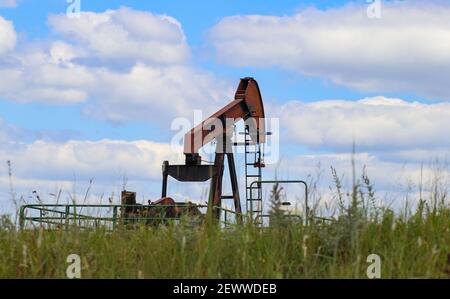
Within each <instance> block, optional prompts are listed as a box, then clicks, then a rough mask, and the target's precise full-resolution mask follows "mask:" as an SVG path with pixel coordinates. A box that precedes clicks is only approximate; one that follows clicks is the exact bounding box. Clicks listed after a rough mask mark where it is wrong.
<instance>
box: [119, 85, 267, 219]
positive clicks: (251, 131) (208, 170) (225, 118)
mask: <svg viewBox="0 0 450 299" xmlns="http://www.w3.org/2000/svg"><path fill="white" fill-rule="evenodd" d="M240 120H244V122H245V128H246V138H245V141H244V142H243V143H241V144H239V143H234V144H232V142H231V138H232V135H233V129H234V125H235V124H236V123H237V122H238V121H240ZM247 137H248V138H247ZM265 137H266V132H265V123H264V106H263V102H262V98H261V92H260V90H259V86H258V83H257V82H256V80H254V79H253V78H250V77H246V78H242V79H241V80H240V83H239V86H238V88H237V90H236V93H235V96H234V100H233V101H232V102H230V103H229V104H227V105H226V106H225V107H223V108H222V109H220V110H218V111H217V112H216V113H214V114H213V115H211V116H210V117H208V118H207V119H205V120H204V121H202V122H201V123H200V124H198V125H197V126H196V127H194V128H193V129H191V130H190V131H189V132H187V133H186V134H185V136H184V155H185V163H184V164H181V165H171V164H170V163H169V161H164V162H163V166H162V177H163V181H162V194H161V199H159V200H157V201H155V202H149V206H148V207H147V211H151V210H152V208H155V207H157V206H158V205H160V206H168V205H170V206H175V208H170V211H166V213H165V215H167V216H169V218H170V216H172V217H178V216H180V214H181V215H182V214H188V213H192V211H194V210H195V204H192V203H189V204H186V203H177V202H175V201H174V200H173V199H172V198H171V197H168V196H167V184H168V178H169V177H172V178H174V179H175V180H177V181H180V182H205V181H208V180H211V183H210V192H209V200H208V213H211V214H212V215H213V216H214V217H216V218H220V208H221V206H222V200H223V199H232V200H233V202H234V210H235V212H236V215H239V216H238V219H237V221H238V222H240V221H242V218H241V217H242V216H241V215H242V208H241V200H240V196H239V187H238V179H237V175H236V166H235V160H234V155H233V150H232V145H244V146H245V147H246V150H245V153H246V155H247V154H248V153H249V152H248V150H247V147H248V146H249V145H250V144H253V145H255V146H259V145H260V144H262V143H264V142H265ZM213 140H216V151H215V158H214V163H213V164H202V157H201V156H200V154H199V150H200V149H201V148H202V147H203V146H205V145H206V144H208V143H210V142H212V141H213ZM225 157H226V158H227V162H228V170H229V174H230V182H231V189H232V194H231V195H223V193H222V187H223V186H222V185H223V175H224V169H225ZM255 157H256V160H255V161H254V163H248V161H247V156H246V159H245V161H246V167H247V166H248V165H251V166H253V167H255V168H257V169H259V172H258V173H259V175H258V174H256V175H253V177H255V178H259V179H260V177H261V168H262V167H264V162H263V161H262V157H261V154H260V153H259V155H258V156H256V152H255ZM246 169H247V168H246ZM246 175H247V171H246ZM246 188H249V187H248V186H247V185H246ZM252 188H254V187H252ZM250 192H251V190H250ZM247 194H248V193H246V195H247ZM247 200H248V199H247ZM122 204H125V205H135V204H136V201H135V194H133V193H130V192H126V191H124V192H123V193H122ZM132 212H135V211H132V210H129V211H124V213H122V216H125V217H127V215H128V214H129V213H132ZM147 214H148V213H147ZM150 214H151V213H150ZM195 214H198V213H195Z"/></svg>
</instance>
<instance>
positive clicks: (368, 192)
mask: <svg viewBox="0 0 450 299" xmlns="http://www.w3.org/2000/svg"><path fill="white" fill-rule="evenodd" d="M332 173H333V177H334V188H333V194H334V201H335V202H337V204H338V213H337V214H336V215H334V216H333V218H332V220H331V221H328V220H327V221H325V220H322V219H319V218H316V217H315V216H317V211H316V209H315V208H314V207H312V208H311V210H310V214H309V215H308V216H309V221H308V223H307V224H306V222H305V221H303V222H299V221H296V222H295V221H290V220H288V219H285V218H283V215H284V214H285V212H281V211H279V210H277V209H279V208H280V207H281V206H280V204H279V201H280V200H281V199H280V194H281V193H280V192H279V191H280V189H277V188H279V186H278V185H276V186H274V189H273V190H272V193H271V194H272V200H273V203H272V205H271V206H272V211H271V212H270V223H271V225H270V226H268V227H265V228H258V227H255V226H252V225H251V224H246V225H242V226H231V227H227V228H223V227H219V226H218V225H212V224H209V225H203V226H198V227H195V228H192V226H190V225H188V223H186V225H185V224H184V222H183V221H182V222H181V223H180V224H178V225H167V226H161V227H159V228H150V227H145V226H143V227H140V228H137V229H133V230H131V229H125V228H118V229H116V230H114V231H108V230H106V229H104V228H97V229H92V230H86V229H84V230H82V229H79V228H76V227H71V228H68V229H59V230H46V229H44V228H39V227H36V228H34V229H25V230H19V229H17V226H16V225H15V223H14V221H11V220H10V218H8V217H6V216H4V217H2V218H0V278H65V277H66V269H67V267H68V263H67V262H66V259H67V257H68V255H70V254H78V255H79V256H80V257H81V276H82V278H367V276H366V271H367V267H368V266H369V263H368V262H367V256H368V255H370V254H377V255H379V256H380V258H381V277H382V278H449V277H450V276H449V275H450V264H449V262H450V261H449V259H450V231H449V230H450V208H449V205H448V199H447V193H446V192H441V191H439V192H438V191H436V190H438V188H434V190H435V192H431V193H430V194H429V196H428V198H426V199H424V197H425V196H424V195H423V194H422V192H421V193H420V198H418V204H417V206H416V207H415V208H414V210H412V209H411V208H410V207H408V208H405V209H404V210H396V211H394V210H392V209H389V208H386V207H384V208H383V207H379V206H377V205H376V203H375V194H374V191H373V190H374V188H373V186H372V185H371V183H370V180H369V179H368V177H367V175H366V174H365V172H364V171H363V175H362V176H361V178H360V179H359V180H353V186H352V188H351V190H350V191H348V192H345V191H343V187H342V183H341V180H340V178H339V177H338V175H337V174H336V171H335V170H332ZM277 201H278V202H277ZM289 219H291V218H289Z"/></svg>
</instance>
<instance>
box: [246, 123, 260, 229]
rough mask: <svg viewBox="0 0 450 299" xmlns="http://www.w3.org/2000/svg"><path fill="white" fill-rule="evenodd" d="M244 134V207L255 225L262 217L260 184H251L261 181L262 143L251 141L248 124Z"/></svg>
mask: <svg viewBox="0 0 450 299" xmlns="http://www.w3.org/2000/svg"><path fill="white" fill-rule="evenodd" d="M244 135H245V139H244V149H245V191H246V193H245V197H246V207H247V212H248V213H250V217H251V219H252V221H254V222H255V224H256V225H261V224H262V217H260V216H261V215H262V212H263V202H262V186H261V184H259V183H256V184H253V185H252V183H253V182H256V181H258V182H259V181H261V178H262V168H263V167H265V165H264V161H263V153H262V145H261V144H259V143H256V144H254V143H252V140H251V136H250V132H249V128H248V126H245V131H244ZM256 222H261V223H256Z"/></svg>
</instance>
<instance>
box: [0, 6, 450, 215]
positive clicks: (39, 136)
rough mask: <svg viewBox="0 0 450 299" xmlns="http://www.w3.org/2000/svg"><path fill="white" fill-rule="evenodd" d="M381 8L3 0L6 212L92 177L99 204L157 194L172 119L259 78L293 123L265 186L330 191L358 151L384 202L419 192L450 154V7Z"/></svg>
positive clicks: (272, 105)
mask: <svg viewBox="0 0 450 299" xmlns="http://www.w3.org/2000/svg"><path fill="white" fill-rule="evenodd" d="M380 3H381V6H380V8H381V9H380V10H379V11H377V14H376V16H374V15H373V10H369V12H370V11H371V12H372V14H370V13H369V14H368V8H369V5H370V4H368V3H367V2H366V1H343V0H335V1H319V0H317V1H313V0H309V1H298V0H297V1H293V0H284V1H257V0H247V1H234V0H233V1H229V0H216V1H209V2H205V1H189V3H187V1H184V0H153V1H132V0H130V1H126V0H123V1H116V0H109V1H100V0H89V1H87V0H81V1H80V4H81V5H80V8H81V12H80V13H78V12H76V11H75V12H74V11H73V10H71V9H70V8H73V7H75V6H71V4H70V3H67V1H65V0H42V1H33V0H0V212H1V211H6V210H7V209H8V208H7V207H8V205H10V204H8V202H10V201H11V198H12V197H14V195H11V191H13V193H14V194H15V196H16V197H17V198H20V197H21V196H22V197H23V198H24V200H26V201H28V202H34V201H35V200H36V198H35V193H33V191H36V192H37V194H39V195H40V197H41V198H42V199H44V200H45V201H47V202H54V201H55V195H56V194H58V193H59V190H62V195H61V197H62V198H63V199H67V198H70V197H73V196H78V197H80V196H81V197H82V196H83V194H84V192H85V191H86V189H87V188H88V185H89V181H90V180H91V179H93V188H92V189H91V191H90V192H91V195H90V196H89V200H90V201H94V202H100V201H103V202H104V201H106V200H107V198H108V197H111V196H112V197H113V200H115V201H117V200H118V198H117V194H118V192H119V191H120V190H121V188H122V187H123V186H124V185H126V187H127V188H128V189H132V190H136V191H138V192H139V193H138V197H139V198H140V199H142V200H143V199H156V198H157V197H158V195H159V193H160V178H161V173H160V172H161V163H162V161H163V160H167V159H169V160H170V161H173V162H179V161H181V160H182V158H183V156H182V150H181V148H173V147H172V146H171V145H170V142H171V140H172V137H173V136H174V134H176V133H177V132H176V130H173V127H172V126H171V124H172V121H173V120H174V119H176V118H179V117H185V118H187V119H192V120H193V115H194V111H195V110H197V111H199V110H201V112H202V113H203V114H204V116H206V115H207V114H209V113H211V112H213V111H215V109H217V108H220V107H221V106H223V105H225V104H227V103H228V102H229V101H230V99H231V98H232V97H233V93H234V90H235V88H236V86H237V84H238V82H239V78H241V77H245V76H252V77H254V78H255V79H257V81H258V82H259V85H260V87H261V91H262V94H263V99H264V103H265V106H266V115H267V116H268V117H270V118H277V119H279V125H280V127H279V128H280V130H279V135H277V139H279V140H280V145H279V159H277V160H275V161H273V162H274V163H273V164H272V165H269V167H268V169H267V170H266V172H265V178H266V179H272V178H273V177H274V176H275V170H276V172H277V176H278V178H283V179H302V178H308V175H312V176H318V175H321V174H322V175H321V176H322V177H323V178H322V185H321V188H322V189H323V190H327V189H328V185H330V184H331V183H332V182H331V178H330V166H332V165H333V166H334V167H336V168H337V170H338V172H339V173H341V174H342V175H344V181H346V180H348V179H349V173H350V172H349V170H350V166H351V156H352V155H351V152H352V146H353V144H355V145H356V155H355V156H354V157H355V160H356V164H357V170H358V172H361V169H362V168H363V166H364V165H365V166H366V169H367V172H368V175H369V177H371V178H372V181H373V183H374V184H375V188H376V189H377V190H379V193H378V194H379V195H378V196H379V197H380V199H384V198H385V197H386V196H385V194H386V193H389V192H391V193H392V194H394V193H395V194H399V193H402V192H405V190H409V189H411V188H412V189H413V190H410V192H415V191H417V190H415V189H414V188H416V187H417V184H416V183H417V182H418V180H419V179H420V177H421V173H422V174H423V173H425V175H426V176H430V175H431V173H432V172H434V170H433V169H428V168H427V167H425V170H423V171H422V170H421V169H422V165H428V164H430V163H431V162H432V161H436V160H439V161H441V162H439V163H440V165H445V163H446V159H447V156H448V153H449V149H450V139H447V138H446V135H447V131H448V128H449V127H450V102H449V101H450V84H449V82H450V18H449V16H450V3H449V2H448V1H380ZM372 7H373V6H372ZM68 9H69V12H70V13H69V14H68V13H67V12H68ZM205 158H207V159H208V158H211V157H205ZM7 161H11V172H12V175H11V176H10V175H9V170H10V169H9V167H8V165H7ZM237 163H241V164H242V163H243V158H242V157H240V156H238V157H237ZM240 169H242V167H241V168H240ZM444 174H445V175H447V172H446V171H444ZM239 175H240V176H241V177H240V179H241V181H242V179H243V178H242V171H239ZM226 182H227V181H226ZM206 187H207V186H205V185H195V186H193V185H186V184H179V183H178V184H176V183H175V184H171V185H170V188H171V189H170V190H169V193H171V194H170V195H173V196H174V197H175V198H176V199H179V200H185V199H193V200H196V199H198V198H201V199H204V198H205V192H206V191H205V190H206ZM292 190H293V192H294V189H292ZM295 192H297V191H295ZM324 192H326V191H324ZM242 196H243V192H242Z"/></svg>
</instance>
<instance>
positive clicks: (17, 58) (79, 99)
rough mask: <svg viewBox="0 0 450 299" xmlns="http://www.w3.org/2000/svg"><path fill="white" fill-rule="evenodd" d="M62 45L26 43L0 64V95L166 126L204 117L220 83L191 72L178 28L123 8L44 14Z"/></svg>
mask: <svg viewBox="0 0 450 299" xmlns="http://www.w3.org/2000/svg"><path fill="white" fill-rule="evenodd" d="M49 24H50V26H51V27H52V29H53V30H54V31H55V32H56V33H58V34H60V35H61V37H62V39H61V40H54V41H49V42H46V43H25V44H24V45H23V46H21V48H20V49H18V50H16V51H15V52H14V53H10V54H9V55H7V57H6V58H5V59H4V61H3V63H2V64H0V76H1V77H2V78H5V79H4V80H2V81H1V82H0V97H2V98H4V99H8V100H14V101H17V102H21V103H28V102H36V101H38V102H43V103H49V104H73V103H83V105H82V111H83V112H84V114H85V115H88V116H90V117H94V118H97V119H102V120H108V121H114V122H120V121H127V120H148V121H152V122H154V123H159V122H161V121H163V120H164V121H165V122H166V123H167V122H169V121H170V120H171V119H173V118H174V117H177V116H188V115H191V113H192V110H193V109H203V110H204V111H207V112H211V110H213V109H214V108H217V107H218V106H220V105H221V104H222V102H223V101H224V98H225V96H227V95H228V96H231V95H232V93H231V90H230V89H229V88H228V86H227V84H226V83H224V82H222V81H221V80H218V79H216V78H215V77H214V76H213V75H211V74H209V73H207V72H205V71H202V70H199V69H196V68H194V67H192V66H191V65H190V62H189V48H188V46H187V43H186V37H185V36H184V33H183V31H182V28H181V25H180V24H179V23H178V22H177V21H176V20H175V19H173V18H171V17H169V16H165V15H153V14H151V13H147V12H141V11H135V10H131V9H128V8H121V9H118V10H108V11H106V12H103V13H93V12H84V13H82V14H81V16H80V18H67V16H66V15H51V16H50V17H49Z"/></svg>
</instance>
